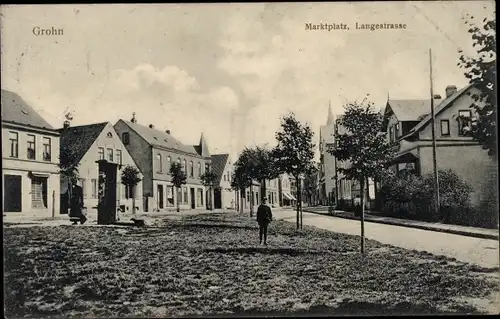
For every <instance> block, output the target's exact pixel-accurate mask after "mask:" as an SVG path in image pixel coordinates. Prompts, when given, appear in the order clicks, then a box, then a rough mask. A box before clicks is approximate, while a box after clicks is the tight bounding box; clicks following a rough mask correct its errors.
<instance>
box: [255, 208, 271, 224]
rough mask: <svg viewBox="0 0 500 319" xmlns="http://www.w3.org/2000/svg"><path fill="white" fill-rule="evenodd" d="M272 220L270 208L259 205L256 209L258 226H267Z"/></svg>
mask: <svg viewBox="0 0 500 319" xmlns="http://www.w3.org/2000/svg"><path fill="white" fill-rule="evenodd" d="M272 220H273V213H272V212H271V208H270V207H269V206H267V205H264V204H261V205H259V208H257V222H258V223H259V224H269V223H270V222H271V221H272Z"/></svg>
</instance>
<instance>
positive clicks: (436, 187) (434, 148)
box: [429, 49, 440, 217]
mask: <svg viewBox="0 0 500 319" xmlns="http://www.w3.org/2000/svg"><path fill="white" fill-rule="evenodd" d="M429 67H430V84H431V85H430V87H431V114H432V161H433V164H434V196H435V200H436V206H435V213H436V217H439V216H440V215H439V211H440V209H439V208H440V207H439V206H440V204H439V177H438V168H437V157H436V114H435V112H434V89H433V84H432V50H431V49H429Z"/></svg>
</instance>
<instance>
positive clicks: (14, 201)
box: [3, 175, 22, 212]
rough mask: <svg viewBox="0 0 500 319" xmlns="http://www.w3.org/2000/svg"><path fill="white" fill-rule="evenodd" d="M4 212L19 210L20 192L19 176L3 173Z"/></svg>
mask: <svg viewBox="0 0 500 319" xmlns="http://www.w3.org/2000/svg"><path fill="white" fill-rule="evenodd" d="M3 181H4V184H3V185H4V198H3V203H4V204H3V211H4V212H21V208H22V206H21V203H22V193H21V176H18V175H4V178H3Z"/></svg>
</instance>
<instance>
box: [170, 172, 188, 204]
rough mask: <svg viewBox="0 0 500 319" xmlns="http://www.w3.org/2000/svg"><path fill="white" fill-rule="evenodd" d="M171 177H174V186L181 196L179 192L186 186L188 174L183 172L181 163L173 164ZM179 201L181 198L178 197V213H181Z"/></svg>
mask: <svg viewBox="0 0 500 319" xmlns="http://www.w3.org/2000/svg"><path fill="white" fill-rule="evenodd" d="M170 175H172V184H174V187H175V189H176V190H177V194H179V190H180V188H181V187H182V185H185V184H186V179H187V176H186V173H185V172H184V171H183V169H182V166H181V164H180V163H177V162H175V163H172V165H171V166H170ZM179 200H180V198H179V197H177V212H179V210H180V209H179Z"/></svg>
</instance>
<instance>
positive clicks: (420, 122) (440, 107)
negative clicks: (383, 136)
mask: <svg viewBox="0 0 500 319" xmlns="http://www.w3.org/2000/svg"><path fill="white" fill-rule="evenodd" d="M445 92H446V95H445V98H444V99H441V97H440V96H435V97H434V105H435V123H436V124H435V132H436V159H437V167H438V169H440V170H444V169H451V170H453V171H454V172H455V173H457V174H458V175H459V176H460V177H461V178H462V179H463V180H465V181H466V182H468V183H469V184H470V185H471V186H472V187H473V188H474V192H473V194H472V195H471V202H472V203H474V204H477V203H480V202H481V201H482V200H483V199H485V198H483V197H484V196H485V195H484V194H487V193H489V191H488V190H489V189H491V188H494V189H496V187H498V186H497V184H496V179H495V178H494V177H495V176H497V175H496V172H497V163H496V161H495V159H494V158H493V157H491V156H489V155H488V153H487V151H486V150H484V149H483V148H482V147H481V145H480V144H479V143H478V142H476V141H474V140H473V138H472V136H471V135H470V131H471V128H472V126H473V125H475V122H476V121H477V114H476V112H475V110H474V109H473V108H471V106H472V105H473V104H474V103H475V102H474V100H473V98H472V97H471V96H470V95H469V94H477V93H480V91H479V90H478V89H477V88H475V87H474V86H472V85H467V86H466V87H464V88H462V89H460V90H457V87H456V86H454V85H449V86H447V87H446V90H445ZM479 106H480V105H479ZM382 131H384V132H386V133H387V140H388V141H389V142H393V143H397V144H398V146H399V149H398V152H397V154H396V156H395V158H394V165H393V166H392V169H393V170H394V171H395V172H400V171H403V170H411V171H413V172H414V173H416V174H419V175H424V174H429V173H432V172H433V171H434V168H433V154H432V116H431V115H430V100H425V99H423V100H420V101H415V100H410V101H409V100H389V101H388V102H387V104H386V108H385V114H384V122H383V127H382Z"/></svg>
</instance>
